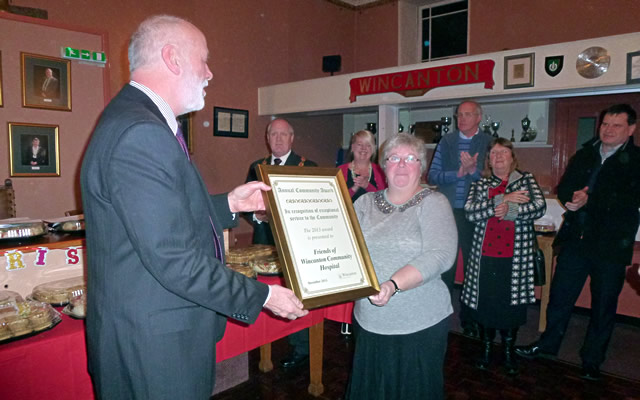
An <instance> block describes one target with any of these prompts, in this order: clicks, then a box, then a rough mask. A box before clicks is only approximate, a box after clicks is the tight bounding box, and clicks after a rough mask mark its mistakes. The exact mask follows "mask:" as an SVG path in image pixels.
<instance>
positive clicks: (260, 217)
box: [246, 118, 318, 245]
mask: <svg viewBox="0 0 640 400" xmlns="http://www.w3.org/2000/svg"><path fill="white" fill-rule="evenodd" d="M266 135H267V142H268V143H269V148H270V150H271V154H269V155H267V156H265V157H264V158H261V159H259V160H256V161H254V162H253V163H251V166H250V167H249V173H248V174H247V180H246V182H252V181H256V180H258V175H257V173H256V165H258V164H263V165H289V166H298V167H317V166H318V164H316V163H314V162H313V161H311V160H307V159H306V158H304V157H301V156H299V155H298V154H296V153H295V152H294V151H293V150H291V146H292V145H293V139H294V132H293V127H292V126H291V124H289V122H287V121H286V120H284V119H282V118H278V119H274V120H273V121H271V122H270V123H269V125H267V130H266ZM251 217H252V221H251V222H252V223H253V243H254V244H269V245H273V243H274V241H273V235H272V234H271V228H270V227H269V224H268V222H267V221H266V214H265V213H264V212H256V213H254V214H253V215H252V216H251Z"/></svg>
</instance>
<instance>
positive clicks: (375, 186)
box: [338, 130, 387, 201]
mask: <svg viewBox="0 0 640 400" xmlns="http://www.w3.org/2000/svg"><path fill="white" fill-rule="evenodd" d="M375 157H376V140H375V137H374V136H373V133H371V132H369V131H367V130H362V131H358V132H356V133H355V134H354V135H353V136H352V137H351V144H350V145H349V158H350V159H351V162H348V163H346V164H342V165H340V166H339V167H338V168H340V170H341V171H342V174H343V175H344V180H345V182H347V187H348V188H349V194H350V195H351V200H352V201H356V200H357V199H358V197H360V196H362V195H363V194H365V193H367V192H377V191H378V190H382V189H385V188H386V187H387V185H386V184H385V177H384V172H382V169H381V168H380V166H379V165H378V164H375V163H374V162H373V160H374V159H375Z"/></svg>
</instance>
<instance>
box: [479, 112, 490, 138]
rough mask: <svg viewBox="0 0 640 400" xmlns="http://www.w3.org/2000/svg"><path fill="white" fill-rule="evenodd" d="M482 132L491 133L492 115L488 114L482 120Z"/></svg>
mask: <svg viewBox="0 0 640 400" xmlns="http://www.w3.org/2000/svg"><path fill="white" fill-rule="evenodd" d="M481 128H482V132H484V133H486V134H487V135H491V116H490V115H487V116H486V117H485V118H484V121H482V125H481Z"/></svg>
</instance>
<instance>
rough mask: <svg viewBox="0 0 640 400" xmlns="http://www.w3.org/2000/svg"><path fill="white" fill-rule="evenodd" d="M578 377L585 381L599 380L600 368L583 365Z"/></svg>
mask: <svg viewBox="0 0 640 400" xmlns="http://www.w3.org/2000/svg"><path fill="white" fill-rule="evenodd" d="M580 378H582V379H584V380H587V381H593V382H595V381H599V380H600V368H598V367H592V366H589V365H585V366H583V367H582V373H581V374H580Z"/></svg>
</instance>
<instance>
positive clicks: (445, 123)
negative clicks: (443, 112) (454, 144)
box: [440, 117, 451, 135]
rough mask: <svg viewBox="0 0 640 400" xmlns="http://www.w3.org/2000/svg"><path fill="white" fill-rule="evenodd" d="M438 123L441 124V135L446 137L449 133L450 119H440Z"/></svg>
mask: <svg viewBox="0 0 640 400" xmlns="http://www.w3.org/2000/svg"><path fill="white" fill-rule="evenodd" d="M440 122H441V123H442V134H443V135H446V134H447V133H448V132H449V125H451V117H442V118H440Z"/></svg>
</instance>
